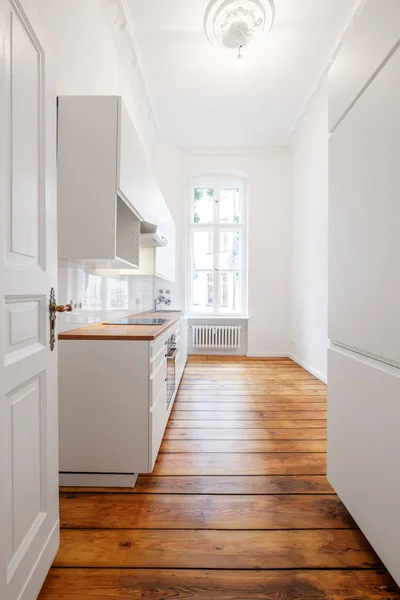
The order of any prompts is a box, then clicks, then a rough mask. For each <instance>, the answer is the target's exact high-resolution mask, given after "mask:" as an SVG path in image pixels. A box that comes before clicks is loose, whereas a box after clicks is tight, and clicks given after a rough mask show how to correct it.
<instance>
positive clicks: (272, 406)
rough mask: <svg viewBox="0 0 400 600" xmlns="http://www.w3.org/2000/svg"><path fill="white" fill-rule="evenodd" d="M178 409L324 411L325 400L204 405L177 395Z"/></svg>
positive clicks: (213, 403)
mask: <svg viewBox="0 0 400 600" xmlns="http://www.w3.org/2000/svg"><path fill="white" fill-rule="evenodd" d="M175 406H176V408H177V409H178V410H213V411H246V412H247V411H259V412H267V413H269V412H291V411H303V410H305V411H318V410H323V411H326V401H324V402H285V401H283V402H276V401H275V402H254V401H251V400H248V401H247V402H219V401H218V400H215V401H214V402H207V405H206V406H205V405H204V402H203V400H192V401H190V402H187V401H186V399H184V398H180V397H178V398H177V399H176V402H175Z"/></svg>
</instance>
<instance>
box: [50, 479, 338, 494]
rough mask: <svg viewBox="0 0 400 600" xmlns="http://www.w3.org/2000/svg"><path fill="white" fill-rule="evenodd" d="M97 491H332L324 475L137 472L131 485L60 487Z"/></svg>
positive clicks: (122, 492)
mask: <svg viewBox="0 0 400 600" xmlns="http://www.w3.org/2000/svg"><path fill="white" fill-rule="evenodd" d="M61 491H62V492H64V493H71V492H74V493H75V492H85V493H92V494H93V493H99V494H112V493H121V494H230V495H233V494H238V495H247V494H251V495H255V494H261V495H268V494H275V495H276V494H333V493H334V491H333V489H332V487H331V486H330V484H329V482H328V480H327V478H326V477H325V476H324V475H284V476H281V475H250V476H248V475H231V476H229V475H226V476H219V477H213V476H212V475H211V476H209V475H188V476H185V475H164V476H157V475H139V477H138V479H137V482H136V486H135V487H134V488H74V487H64V488H61Z"/></svg>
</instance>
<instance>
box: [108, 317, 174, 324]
mask: <svg viewBox="0 0 400 600" xmlns="http://www.w3.org/2000/svg"><path fill="white" fill-rule="evenodd" d="M167 321H168V319H130V318H125V319H116V320H115V321H107V322H106V323H103V325H164V323H166V322H167Z"/></svg>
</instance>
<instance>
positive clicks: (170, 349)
mask: <svg viewBox="0 0 400 600" xmlns="http://www.w3.org/2000/svg"><path fill="white" fill-rule="evenodd" d="M177 355H178V348H177V347H176V344H175V336H174V335H171V337H170V338H169V339H168V341H167V410H168V408H169V405H170V404H171V400H172V397H173V395H174V392H175V364H176V358H177Z"/></svg>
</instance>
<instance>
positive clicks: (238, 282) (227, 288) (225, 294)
mask: <svg viewBox="0 0 400 600" xmlns="http://www.w3.org/2000/svg"><path fill="white" fill-rule="evenodd" d="M219 310H220V312H221V313H230V314H231V313H238V312H241V311H242V273H241V272H238V271H230V272H228V273H221V272H220V273H219Z"/></svg>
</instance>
